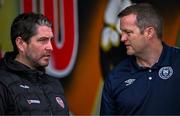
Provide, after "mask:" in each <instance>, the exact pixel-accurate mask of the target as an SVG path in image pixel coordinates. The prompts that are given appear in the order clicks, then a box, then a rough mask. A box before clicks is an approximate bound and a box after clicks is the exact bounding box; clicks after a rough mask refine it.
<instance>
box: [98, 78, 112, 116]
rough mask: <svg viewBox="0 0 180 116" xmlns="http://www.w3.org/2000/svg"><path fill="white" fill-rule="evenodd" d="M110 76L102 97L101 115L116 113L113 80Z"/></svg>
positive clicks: (106, 81) (105, 83)
mask: <svg viewBox="0 0 180 116" xmlns="http://www.w3.org/2000/svg"><path fill="white" fill-rule="evenodd" d="M109 78H111V77H108V78H107V79H106V80H105V82H104V87H103V92H102V98H101V107H100V115H112V114H114V113H115V105H114V101H113V98H112V95H113V91H112V86H111V85H112V84H111V80H110V79H109Z"/></svg>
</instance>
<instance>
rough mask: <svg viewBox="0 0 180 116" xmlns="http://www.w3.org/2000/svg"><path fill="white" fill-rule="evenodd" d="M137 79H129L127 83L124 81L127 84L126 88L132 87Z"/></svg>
mask: <svg viewBox="0 0 180 116" xmlns="http://www.w3.org/2000/svg"><path fill="white" fill-rule="evenodd" d="M135 80H136V79H128V80H126V81H124V83H125V84H126V86H129V85H131V84H132V83H133V82H134V81H135Z"/></svg>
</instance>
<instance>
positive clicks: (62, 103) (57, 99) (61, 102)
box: [56, 97, 64, 108]
mask: <svg viewBox="0 0 180 116" xmlns="http://www.w3.org/2000/svg"><path fill="white" fill-rule="evenodd" d="M56 101H57V103H58V104H59V105H60V106H61V107H62V108H64V102H63V100H62V99H61V98H60V97H56Z"/></svg>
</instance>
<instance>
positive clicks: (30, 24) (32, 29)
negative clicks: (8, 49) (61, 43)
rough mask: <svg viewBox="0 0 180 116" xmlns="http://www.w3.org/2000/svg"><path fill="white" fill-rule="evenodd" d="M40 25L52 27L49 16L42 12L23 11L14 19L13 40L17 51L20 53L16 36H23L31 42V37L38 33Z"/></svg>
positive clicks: (14, 48) (12, 26)
mask: <svg viewBox="0 0 180 116" xmlns="http://www.w3.org/2000/svg"><path fill="white" fill-rule="evenodd" d="M38 25H46V26H48V27H52V23H51V22H50V21H49V20H48V18H47V17H46V16H44V15H43V14H40V13H22V14H20V15H18V16H17V17H16V18H15V19H14V21H13V23H12V25H11V42H12V45H13V50H14V52H15V53H18V49H17V46H16V42H15V40H16V38H17V37H21V38H22V39H23V40H24V41H25V42H29V39H30V38H31V37H32V36H33V35H35V34H36V31H37V26H38Z"/></svg>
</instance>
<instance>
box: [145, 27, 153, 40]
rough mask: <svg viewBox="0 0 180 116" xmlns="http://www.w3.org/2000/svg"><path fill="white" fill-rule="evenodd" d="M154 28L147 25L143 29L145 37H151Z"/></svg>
mask: <svg viewBox="0 0 180 116" xmlns="http://www.w3.org/2000/svg"><path fill="white" fill-rule="evenodd" d="M154 31H155V30H154V28H153V27H147V28H146V29H145V30H144V35H145V37H146V38H147V39H151V38H152V37H153V34H154Z"/></svg>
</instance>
